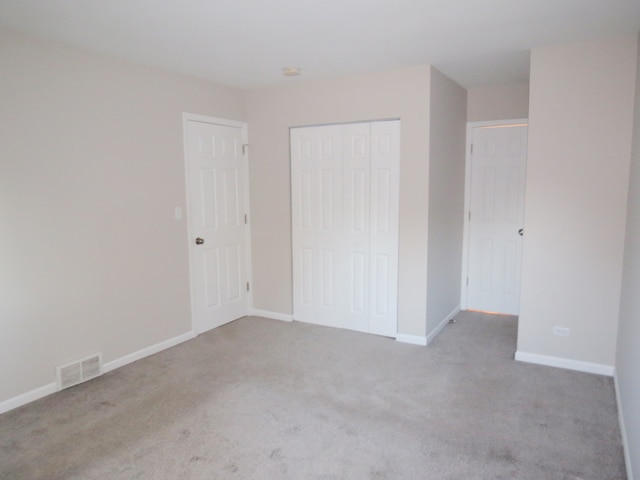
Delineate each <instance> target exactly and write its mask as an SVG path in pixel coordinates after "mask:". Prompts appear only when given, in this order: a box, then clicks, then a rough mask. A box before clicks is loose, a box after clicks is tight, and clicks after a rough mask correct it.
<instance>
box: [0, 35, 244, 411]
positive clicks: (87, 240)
mask: <svg viewBox="0 0 640 480" xmlns="http://www.w3.org/2000/svg"><path fill="white" fill-rule="evenodd" d="M0 105H2V107H1V108H0V219H1V220H0V221H1V224H2V228H1V229H0V247H1V248H0V255H1V256H2V258H1V260H0V264H1V265H2V268H0V292H2V294H3V297H2V300H1V301H0V319H1V320H0V322H1V323H2V334H1V335H0V379H1V381H0V402H2V401H3V400H6V399H8V398H11V397H13V396H15V395H18V394H22V393H25V392H28V391H30V390H32V389H35V388H37V387H42V386H43V385H47V384H50V383H51V382H54V381H55V366H56V365H59V364H62V363H64V362H68V361H72V360H75V359H77V358H78V357H80V356H83V355H87V354H91V353H94V352H102V353H103V356H104V360H105V362H109V361H113V360H115V359H119V358H121V357H123V356H125V355H127V354H130V353H132V352H136V351H138V350H140V349H143V348H146V347H149V346H151V345H154V344H156V343H159V342H162V341H165V340H167V339H170V338H173V337H175V336H178V335H180V334H184V333H185V332H189V331H190V330H191V320H190V306H189V302H190V301H189V277H188V262H187V229H186V221H185V220H181V221H176V220H175V219H174V207H176V206H181V207H183V208H184V206H185V180H184V155H183V144H182V112H185V111H186V112H193V113H201V114H207V115H212V116H219V117H227V118H232V119H238V120H242V119H243V117H244V110H243V97H242V94H241V92H240V91H238V90H234V89H230V88H223V87H218V86H216V85H214V84H212V83H210V82H205V81H199V80H194V79H190V78H187V77H184V76H180V75H177V74H173V73H169V72H166V71H163V70H158V69H152V68H146V67H141V66H137V65H133V64H130V63H126V62H123V61H119V60H114V59H111V58H109V57H106V56H102V55H97V54H89V53H85V52H82V51H78V50H73V49H69V48H66V47H63V46H59V45H56V44H53V43H51V42H44V41H40V40H36V39H32V38H29V37H24V36H21V35H18V34H13V33H9V32H0Z"/></svg>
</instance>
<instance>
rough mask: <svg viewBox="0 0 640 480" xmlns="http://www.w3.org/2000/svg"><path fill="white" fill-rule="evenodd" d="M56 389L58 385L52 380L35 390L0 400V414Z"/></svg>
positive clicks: (49, 393)
mask: <svg viewBox="0 0 640 480" xmlns="http://www.w3.org/2000/svg"><path fill="white" fill-rule="evenodd" d="M57 391H58V385H57V384H56V382H53V383H49V384H48V385H44V386H42V387H39V388H36V389H35V390H31V391H30V392H26V393H23V394H21V395H18V396H16V397H13V398H10V399H9V400H5V401H4V402H0V414H2V413H5V412H8V411H9V410H13V409H14V408H18V407H21V406H22V405H26V404H27V403H31V402H35V401H36V400H39V399H41V398H43V397H46V396H47V395H51V394H52V393H55V392H57Z"/></svg>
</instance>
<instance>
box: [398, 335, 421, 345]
mask: <svg viewBox="0 0 640 480" xmlns="http://www.w3.org/2000/svg"><path fill="white" fill-rule="evenodd" d="M396 342H400V343H410V344H411V345H420V346H422V347H425V346H426V345H427V337H420V336H418V335H407V334H404V333H399V334H397V335H396Z"/></svg>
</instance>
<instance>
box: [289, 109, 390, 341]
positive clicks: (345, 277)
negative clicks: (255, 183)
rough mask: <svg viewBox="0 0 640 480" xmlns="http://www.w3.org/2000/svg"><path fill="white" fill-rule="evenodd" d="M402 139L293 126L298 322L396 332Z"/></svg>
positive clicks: (383, 132) (385, 133) (377, 128)
mask: <svg viewBox="0 0 640 480" xmlns="http://www.w3.org/2000/svg"><path fill="white" fill-rule="evenodd" d="M399 134H400V129H399V122H398V121H391V122H374V123H360V124H348V125H335V126H323V127H303V128H293V129H291V182H292V183H291V187H292V231H293V269H294V271H293V277H294V278H293V280H294V286H293V290H294V292H293V296H294V301H293V304H294V305H293V307H294V308H293V310H294V311H293V313H294V319H296V320H300V321H305V322H310V323H316V324H321V325H328V326H334V327H340V328H348V329H352V330H358V331H362V332H370V333H376V334H381V335H387V336H395V335H396V324H397V283H398V280H397V276H398V267H397V265H398V251H397V249H398V241H397V236H398V196H399Z"/></svg>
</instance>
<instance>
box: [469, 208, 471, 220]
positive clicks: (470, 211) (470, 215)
mask: <svg viewBox="0 0 640 480" xmlns="http://www.w3.org/2000/svg"><path fill="white" fill-rule="evenodd" d="M469 221H471V210H469Z"/></svg>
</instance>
